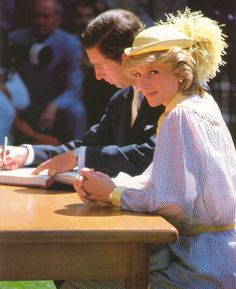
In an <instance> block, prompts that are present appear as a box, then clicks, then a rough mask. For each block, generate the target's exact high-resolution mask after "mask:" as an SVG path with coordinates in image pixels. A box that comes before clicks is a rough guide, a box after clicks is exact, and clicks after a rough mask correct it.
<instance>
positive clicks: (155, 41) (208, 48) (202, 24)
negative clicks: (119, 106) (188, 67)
mask: <svg viewBox="0 0 236 289" xmlns="http://www.w3.org/2000/svg"><path fill="white" fill-rule="evenodd" d="M221 27H222V25H220V24H219V23H218V22H216V21H215V20H213V19H210V18H208V17H205V16H204V15H203V14H202V13H201V12H200V11H195V12H191V10H190V9H188V8H187V9H186V10H185V11H184V12H180V11H178V12H177V15H176V16H175V15H174V14H168V15H167V20H166V21H165V22H163V21H160V22H159V23H157V24H156V25H155V26H153V27H150V28H147V29H145V30H143V31H142V32H140V33H139V34H138V35H137V36H136V37H135V39H134V42H133V45H132V47H129V48H126V49H125V51H124V54H125V55H126V56H127V57H128V58H129V57H132V56H136V55H139V54H144V53H147V52H156V51H162V50H169V49H170V48H172V47H175V46H177V47H180V48H183V49H188V51H189V53H190V54H191V56H192V57H193V59H194V62H195V65H196V68H197V73H198V78H199V79H200V80H202V81H208V80H209V79H211V78H213V77H214V76H215V74H216V72H217V71H218V69H219V66H220V65H224V64H225V62H224V61H223V59H222V56H223V55H225V54H226V52H225V49H226V47H227V44H226V42H225V38H226V36H225V35H224V34H223V32H222V30H221Z"/></svg>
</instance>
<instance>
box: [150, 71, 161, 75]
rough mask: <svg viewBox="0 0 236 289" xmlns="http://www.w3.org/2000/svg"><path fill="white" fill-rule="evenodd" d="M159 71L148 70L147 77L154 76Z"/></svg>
mask: <svg viewBox="0 0 236 289" xmlns="http://www.w3.org/2000/svg"><path fill="white" fill-rule="evenodd" d="M158 73H159V71H158V70H150V71H149V75H155V74H158Z"/></svg>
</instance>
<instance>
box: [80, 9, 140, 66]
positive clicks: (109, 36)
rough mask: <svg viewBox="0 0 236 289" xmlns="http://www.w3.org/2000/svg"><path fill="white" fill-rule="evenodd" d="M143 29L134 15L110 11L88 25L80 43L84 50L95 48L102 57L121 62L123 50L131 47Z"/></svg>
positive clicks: (126, 12)
mask: <svg viewBox="0 0 236 289" xmlns="http://www.w3.org/2000/svg"><path fill="white" fill-rule="evenodd" d="M143 28H144V25H143V23H142V22H141V20H140V19H139V18H138V17H137V16H136V15H135V14H134V13H132V12H130V11H126V10H123V9H112V10H108V11H105V12H103V13H102V14H100V15H98V16H97V17H96V18H95V19H93V20H92V21H91V22H90V23H89V24H88V26H87V28H86V29H85V31H84V33H83V35H82V43H83V45H84V48H85V49H90V48H94V47H96V48H97V49H98V50H99V52H100V53H101V54H102V55H103V56H104V57H106V58H108V59H111V60H114V61H117V62H121V57H122V54H123V52H124V49H125V48H126V47H129V46H132V43H133V40H134V37H135V36H136V35H137V34H138V33H139V32H140V31H141V30H143Z"/></svg>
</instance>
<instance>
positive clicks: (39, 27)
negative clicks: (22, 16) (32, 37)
mask: <svg viewBox="0 0 236 289" xmlns="http://www.w3.org/2000/svg"><path fill="white" fill-rule="evenodd" d="M59 24H60V17H59V15H58V14H57V11H56V3H55V2H54V1H53V0H41V1H40V0H38V1H36V3H35V6H34V14H33V28H34V31H35V34H36V35H37V36H41V37H45V36H48V35H50V34H51V33H52V32H53V31H54V29H55V28H56V27H57V26H59Z"/></svg>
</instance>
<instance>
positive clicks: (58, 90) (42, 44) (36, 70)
mask: <svg viewBox="0 0 236 289" xmlns="http://www.w3.org/2000/svg"><path fill="white" fill-rule="evenodd" d="M60 22H61V6H60V5H59V3H58V2H57V1H56V0H35V2H34V7H33V19H32V26H31V27H27V28H23V29H19V30H16V31H13V32H11V33H10V35H9V36H10V39H11V41H12V42H13V43H14V45H15V47H17V49H16V52H17V59H18V61H19V67H18V70H19V73H20V75H21V77H22V79H23V80H24V81H25V83H26V85H27V87H28V89H29V92H30V96H31V104H30V106H29V108H27V110H24V111H23V112H22V113H21V117H22V118H23V119H24V120H26V121H27V122H28V123H29V124H31V125H32V127H33V128H34V129H35V130H37V131H40V132H43V133H50V134H52V135H54V136H56V137H58V138H59V140H61V141H68V140H70V139H71V138H80V137H81V136H82V135H83V134H84V131H85V122H86V115H85V108H84V104H83V102H82V81H83V73H82V69H81V52H82V48H81V44H80V41H79V39H78V38H77V37H75V36H72V35H71V34H69V33H67V32H65V31H63V30H61V29H59V28H58V26H59V25H60ZM71 122H73V123H74V125H73V126H72V125H71ZM32 142H34V140H32Z"/></svg>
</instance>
